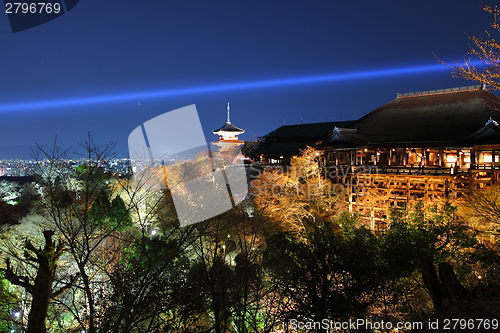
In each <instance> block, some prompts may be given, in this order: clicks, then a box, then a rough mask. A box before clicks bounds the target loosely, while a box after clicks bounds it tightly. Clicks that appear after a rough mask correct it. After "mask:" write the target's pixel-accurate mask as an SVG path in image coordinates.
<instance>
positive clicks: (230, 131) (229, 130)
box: [213, 103, 245, 151]
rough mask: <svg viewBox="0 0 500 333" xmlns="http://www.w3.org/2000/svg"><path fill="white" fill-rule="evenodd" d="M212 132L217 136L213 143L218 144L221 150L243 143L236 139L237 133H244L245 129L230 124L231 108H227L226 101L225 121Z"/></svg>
mask: <svg viewBox="0 0 500 333" xmlns="http://www.w3.org/2000/svg"><path fill="white" fill-rule="evenodd" d="M213 133H214V134H215V135H218V136H219V140H217V141H214V145H216V146H218V147H219V149H220V150H222V151H224V150H227V149H234V148H237V147H239V146H241V145H242V144H244V143H245V142H244V141H241V140H239V139H238V135H240V134H243V133H245V130H244V129H241V128H238V127H236V126H234V125H233V124H231V109H230V108H229V103H227V121H226V123H225V124H224V126H222V127H221V128H219V129H217V130H215V131H213Z"/></svg>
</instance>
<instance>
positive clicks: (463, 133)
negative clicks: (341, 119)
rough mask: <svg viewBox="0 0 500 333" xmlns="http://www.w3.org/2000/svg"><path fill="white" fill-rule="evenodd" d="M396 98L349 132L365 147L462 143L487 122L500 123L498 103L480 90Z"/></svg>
mask: <svg viewBox="0 0 500 333" xmlns="http://www.w3.org/2000/svg"><path fill="white" fill-rule="evenodd" d="M466 88H469V89H465V88H455V89H446V90H434V91H428V92H421V93H411V94H399V95H398V98H396V99H395V100H393V101H391V102H389V103H387V104H385V105H383V106H381V107H379V108H377V109H375V110H374V111H372V112H370V113H369V114H367V115H366V116H364V117H363V118H361V119H359V120H358V121H356V122H355V123H354V124H353V125H352V126H349V127H350V128H353V129H356V130H357V134H358V135H359V136H360V137H361V138H363V139H364V140H365V141H366V142H367V143H396V142H453V141H461V140H463V139H464V138H466V137H468V136H469V135H471V134H472V133H474V132H475V131H477V130H478V129H480V128H483V126H484V124H485V123H486V121H487V120H488V119H490V118H491V119H493V120H495V121H500V111H499V110H500V99H499V98H498V97H496V96H495V95H493V94H492V93H490V92H488V91H486V90H484V89H483V88H482V87H481V86H474V87H466Z"/></svg>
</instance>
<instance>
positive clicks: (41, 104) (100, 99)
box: [0, 64, 445, 112]
mask: <svg viewBox="0 0 500 333" xmlns="http://www.w3.org/2000/svg"><path fill="white" fill-rule="evenodd" d="M444 67H445V66H443V65H442V64H433V65H420V66H412V67H399V68H390V69H377V70H368V71H359V72H349V73H333V74H325V75H314V76H302V77H294V78H282V79H271V80H261V81H249V82H235V83H223V84H214V85H205V86H195V87H184V88H173V89H163V90H152V91H142V92H132V93H121V94H111V95H99V96H88V97H73V98H64V99H52V100H41V101H33V102H14V103H7V104H0V112H5V111H18V110H35V109H53V108H62V107H71V106H82V105H90V104H101V103H116V102H124V101H130V100H135V101H137V100H141V101H142V100H146V99H153V98H165V97H175V96H183V95H194V94H209V93H218V92H226V91H227V92H229V91H235V90H250V89H262V88H271V87H286V86H294V85H306V84H319V83H330V82H337V81H348V80H359V79H369V78H375V77H383V76H397V75H408V74H417V73H423V72H431V71H437V70H444Z"/></svg>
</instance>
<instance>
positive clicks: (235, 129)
mask: <svg viewBox="0 0 500 333" xmlns="http://www.w3.org/2000/svg"><path fill="white" fill-rule="evenodd" d="M244 131H245V130H242V129H241V128H239V127H236V126H234V125H233V124H231V123H230V122H227V123H225V124H224V126H222V127H221V128H219V129H217V130H215V131H214V133H217V132H244Z"/></svg>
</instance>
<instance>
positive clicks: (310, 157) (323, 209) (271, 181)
mask: <svg viewBox="0 0 500 333" xmlns="http://www.w3.org/2000/svg"><path fill="white" fill-rule="evenodd" d="M321 156H322V152H320V151H317V150H316V149H313V148H310V147H308V148H307V149H305V150H304V151H303V152H302V155H301V156H294V157H293V158H292V161H291V167H290V168H289V169H288V170H283V169H281V168H273V167H271V168H267V169H265V170H264V171H263V172H262V173H261V174H260V175H259V176H258V177H257V178H256V179H255V180H254V181H252V190H253V192H254V193H255V197H254V201H255V205H256V207H257V208H258V209H260V210H262V212H263V214H264V215H265V216H267V217H269V218H270V219H271V221H273V222H274V225H275V226H276V228H277V229H278V230H281V231H285V230H286V231H289V232H294V233H301V232H303V231H304V230H305V228H306V226H307V221H310V220H315V219H317V218H326V219H329V218H332V217H333V216H334V215H336V214H338V213H339V212H340V211H342V209H343V208H344V207H343V203H344V202H345V201H344V200H343V199H344V198H343V192H344V188H343V187H342V186H341V185H340V184H333V183H332V182H331V181H330V180H328V179H327V178H326V175H325V169H323V168H321V167H320V166H319V164H318V161H319V159H320V158H321Z"/></svg>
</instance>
